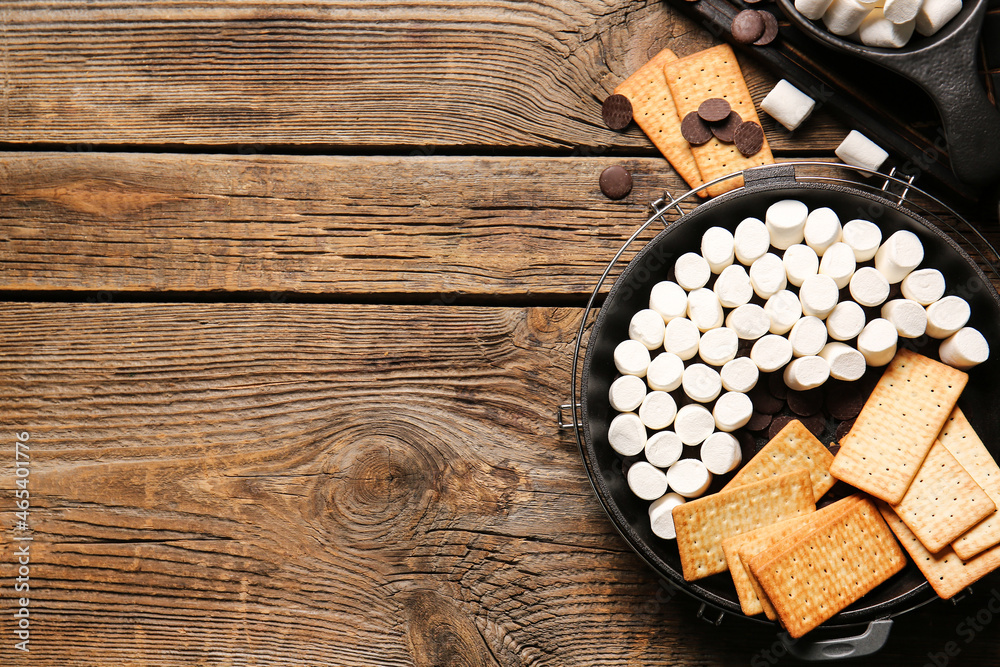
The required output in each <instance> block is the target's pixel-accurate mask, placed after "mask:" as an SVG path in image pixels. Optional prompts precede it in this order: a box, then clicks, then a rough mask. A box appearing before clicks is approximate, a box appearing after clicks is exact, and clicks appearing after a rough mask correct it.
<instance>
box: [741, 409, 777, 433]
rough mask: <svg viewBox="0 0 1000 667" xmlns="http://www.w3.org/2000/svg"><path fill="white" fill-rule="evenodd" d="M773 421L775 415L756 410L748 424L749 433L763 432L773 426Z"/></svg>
mask: <svg viewBox="0 0 1000 667" xmlns="http://www.w3.org/2000/svg"><path fill="white" fill-rule="evenodd" d="M772 419H774V415H769V414H767V413H766V412H757V411H756V410H754V411H753V413H752V414H751V415H750V421H748V422H747V425H746V428H747V430H748V431H763V430H764V429H766V428H767V427H768V426H770V425H771V420H772Z"/></svg>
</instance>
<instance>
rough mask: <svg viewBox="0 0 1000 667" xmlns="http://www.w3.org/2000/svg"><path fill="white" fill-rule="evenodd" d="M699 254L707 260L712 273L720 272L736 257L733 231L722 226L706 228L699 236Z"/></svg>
mask: <svg viewBox="0 0 1000 667" xmlns="http://www.w3.org/2000/svg"><path fill="white" fill-rule="evenodd" d="M701 256H702V257H704V258H705V261H706V262H708V266H709V268H710V269H712V273H722V270H723V269H725V268H726V267H727V266H730V265H731V264H732V263H733V260H734V259H735V258H736V242H735V240H734V239H733V233H732V232H730V231H729V230H728V229H723V228H722V227H710V228H709V229H707V230H706V231H705V233H704V234H703V235H702V237H701Z"/></svg>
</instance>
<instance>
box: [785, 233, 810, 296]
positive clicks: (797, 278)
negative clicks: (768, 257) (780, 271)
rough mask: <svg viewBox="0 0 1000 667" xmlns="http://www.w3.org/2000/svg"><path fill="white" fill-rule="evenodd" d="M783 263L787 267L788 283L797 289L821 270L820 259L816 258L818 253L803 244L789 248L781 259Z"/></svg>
mask: <svg viewBox="0 0 1000 667" xmlns="http://www.w3.org/2000/svg"><path fill="white" fill-rule="evenodd" d="M781 263H782V264H784V265H785V275H786V276H787V277H788V282H790V283H791V284H793V285H795V286H796V287H798V286H800V285H801V284H802V281H803V280H805V279H806V278H808V277H809V276H814V275H816V272H817V271H818V270H819V257H817V256H816V251H815V250H813V249H812V248H810V247H809V246H807V245H803V244H801V243H796V244H795V245H793V246H788V249H787V250H785V254H784V255H782V257H781Z"/></svg>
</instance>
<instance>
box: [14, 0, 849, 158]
mask: <svg viewBox="0 0 1000 667" xmlns="http://www.w3.org/2000/svg"><path fill="white" fill-rule="evenodd" d="M0 24H2V25H3V41H2V47H0V48H2V51H0V53H2V59H0V62H2V72H3V74H2V76H3V94H2V95H0V142H11V143H14V144H21V143H33V142H47V143H53V144H68V145H71V146H74V147H77V148H87V145H88V144H99V145H117V144H144V145H161V146H162V145H180V144H191V145H237V146H239V147H240V149H241V150H247V151H249V150H254V149H255V147H261V146H273V145H279V144H287V145H300V146H314V147H323V148H330V147H345V146H370V147H374V146H391V147H399V146H408V147H424V146H449V147H453V146H474V147H484V146H504V147H516V148H519V149H526V148H544V149H550V150H566V151H569V150H572V149H587V150H590V151H593V150H600V151H604V150H610V149H626V148H627V149H630V150H643V151H651V149H652V145H651V144H650V143H649V141H648V140H647V139H646V138H645V136H643V135H642V133H641V132H640V131H639V130H638V129H637V128H634V127H633V128H632V129H631V130H630V131H628V132H625V133H616V132H612V131H610V130H608V129H607V128H606V127H604V124H603V122H602V121H601V116H600V102H601V101H602V100H603V99H604V97H606V96H607V95H608V94H609V93H610V92H611V91H612V90H613V89H614V87H615V85H617V84H618V83H619V82H620V81H622V80H623V79H625V78H626V77H627V76H628V75H629V74H631V73H632V72H633V71H635V69H637V68H638V67H639V66H640V65H641V64H642V63H643V62H645V61H646V60H647V59H648V58H649V57H650V56H652V55H653V54H655V53H656V52H658V51H659V50H660V49H662V48H664V47H666V46H668V45H669V46H670V47H671V48H673V49H674V50H675V51H677V53H679V54H682V55H685V54H687V53H691V52H693V51H695V50H698V49H701V48H705V47H707V46H710V45H711V44H712V43H713V41H714V40H713V38H712V36H711V35H710V33H709V32H708V31H705V30H700V29H699V28H698V27H697V25H696V24H695V23H693V22H691V21H690V20H688V19H686V18H683V17H681V16H680V14H679V13H678V12H676V11H675V10H674V9H672V8H670V7H668V6H667V5H666V4H665V3H662V2H658V1H655V0H640V1H637V2H617V3H606V2H592V1H591V0H540V1H539V2H530V3H513V2H488V3H485V2H474V1H472V0H453V1H451V2H447V3H441V2H435V1H433V0H404V1H402V2H372V1H371V0H319V1H317V2H310V3H298V2H292V1H287V2H265V1H263V0H256V1H251V2H240V3H233V2H228V1H224V0H207V1H206V2H198V3H188V2H181V1H178V0H155V1H153V2H147V3H141V4H130V5H129V8H128V10H127V11H123V10H122V9H121V8H120V7H119V6H117V5H116V4H114V3H106V2H96V3H95V2H91V1H89V0H60V1H59V2H45V3H4V6H3V7H2V8H0ZM744 66H745V70H746V74H747V77H748V79H749V83H750V89H751V91H752V92H753V94H754V98H755V99H756V100H757V101H758V102H759V101H760V99H761V98H762V97H763V95H764V94H766V92H767V90H768V89H769V88H770V86H772V85H773V83H774V79H773V78H771V77H770V76H769V75H767V74H765V73H763V72H762V71H761V70H760V69H758V68H756V67H754V66H753V65H752V64H750V63H749V62H748V61H744ZM772 127H773V125H772ZM844 134H846V132H845V131H844V130H843V129H842V128H841V127H840V126H839V125H838V124H836V123H835V122H833V121H832V120H831V119H830V117H829V116H826V115H823V114H820V115H819V116H818V117H817V118H815V119H813V120H811V121H810V122H809V124H808V125H807V126H804V127H803V128H802V130H801V131H800V132H797V133H796V135H795V137H794V138H791V137H789V136H788V135H787V133H784V132H776V133H775V138H774V141H773V142H772V146H773V148H775V149H776V150H779V151H780V150H783V149H786V148H787V149H790V150H796V149H800V148H801V147H802V146H809V147H810V148H812V149H814V150H815V149H832V148H833V147H836V145H837V144H838V143H839V142H840V140H841V139H842V138H843V136H844ZM803 142H807V143H803Z"/></svg>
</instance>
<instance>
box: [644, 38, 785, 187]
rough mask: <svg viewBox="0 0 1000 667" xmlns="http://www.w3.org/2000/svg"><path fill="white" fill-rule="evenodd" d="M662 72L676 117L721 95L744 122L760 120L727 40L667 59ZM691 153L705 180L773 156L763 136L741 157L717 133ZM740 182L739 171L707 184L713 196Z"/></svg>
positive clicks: (770, 158)
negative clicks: (760, 143) (755, 149)
mask: <svg viewBox="0 0 1000 667" xmlns="http://www.w3.org/2000/svg"><path fill="white" fill-rule="evenodd" d="M663 72H664V74H665V76H666V79H667V85H669V86H670V92H671V93H673V96H674V104H675V105H676V106H677V116H678V118H679V119H682V118H684V116H686V115H687V114H688V113H690V112H692V111H697V110H698V106H699V105H700V104H701V103H702V102H704V101H705V100H707V99H710V98H713V97H721V98H722V99H724V100H726V101H727V102H729V106H730V107H732V109H733V111H735V112H737V113H738V114H739V115H740V117H741V118H742V119H743V121H744V122H746V121H754V122H756V123H757V124H758V125H759V124H760V118H759V117H758V116H757V108H756V106H755V105H754V102H753V98H752V97H751V96H750V90H749V89H748V88H747V83H746V81H745V80H744V79H743V72H742V71H740V64H739V62H738V61H737V60H736V54H735V53H733V49H732V48H731V47H730V46H729V45H728V44H720V45H719V46H713V47H712V48H710V49H705V50H704V51H699V52H698V53H695V54H693V55H690V56H687V57H686V58H681V59H680V60H675V61H673V62H668V63H666V64H665V65H664V66H663ZM691 153H692V154H693V155H694V160H695V163H696V164H697V165H698V171H699V172H700V173H701V178H702V180H703V181H704V182H705V183H708V182H709V181H711V180H713V179H716V178H719V177H720V176H725V175H727V174H731V173H733V172H742V171H743V170H744V169H749V168H750V167H757V166H760V165H764V164H774V156H773V155H772V154H771V147H770V146H769V145H768V143H767V137H766V136H765V137H764V143H763V146H761V149H760V151H759V152H758V153H757V154H756V155H751V156H750V157H744V156H743V155H742V154H741V153H740V152H739V151H738V150H737V149H736V146H735V145H733V144H726V143H722V142H721V141H719V139H718V138H717V137H712V138H711V139H709V141H708V143H706V144H703V145H701V146H692V147H691ZM741 185H743V176H742V175H740V176H737V177H734V178H731V179H727V180H725V181H723V182H721V183H716V184H715V185H713V186H711V187H709V188H708V194H709V195H711V196H713V197H714V196H715V195H720V194H722V193H724V192H729V191H730V190H733V189H734V188H738V187H740V186H741Z"/></svg>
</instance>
